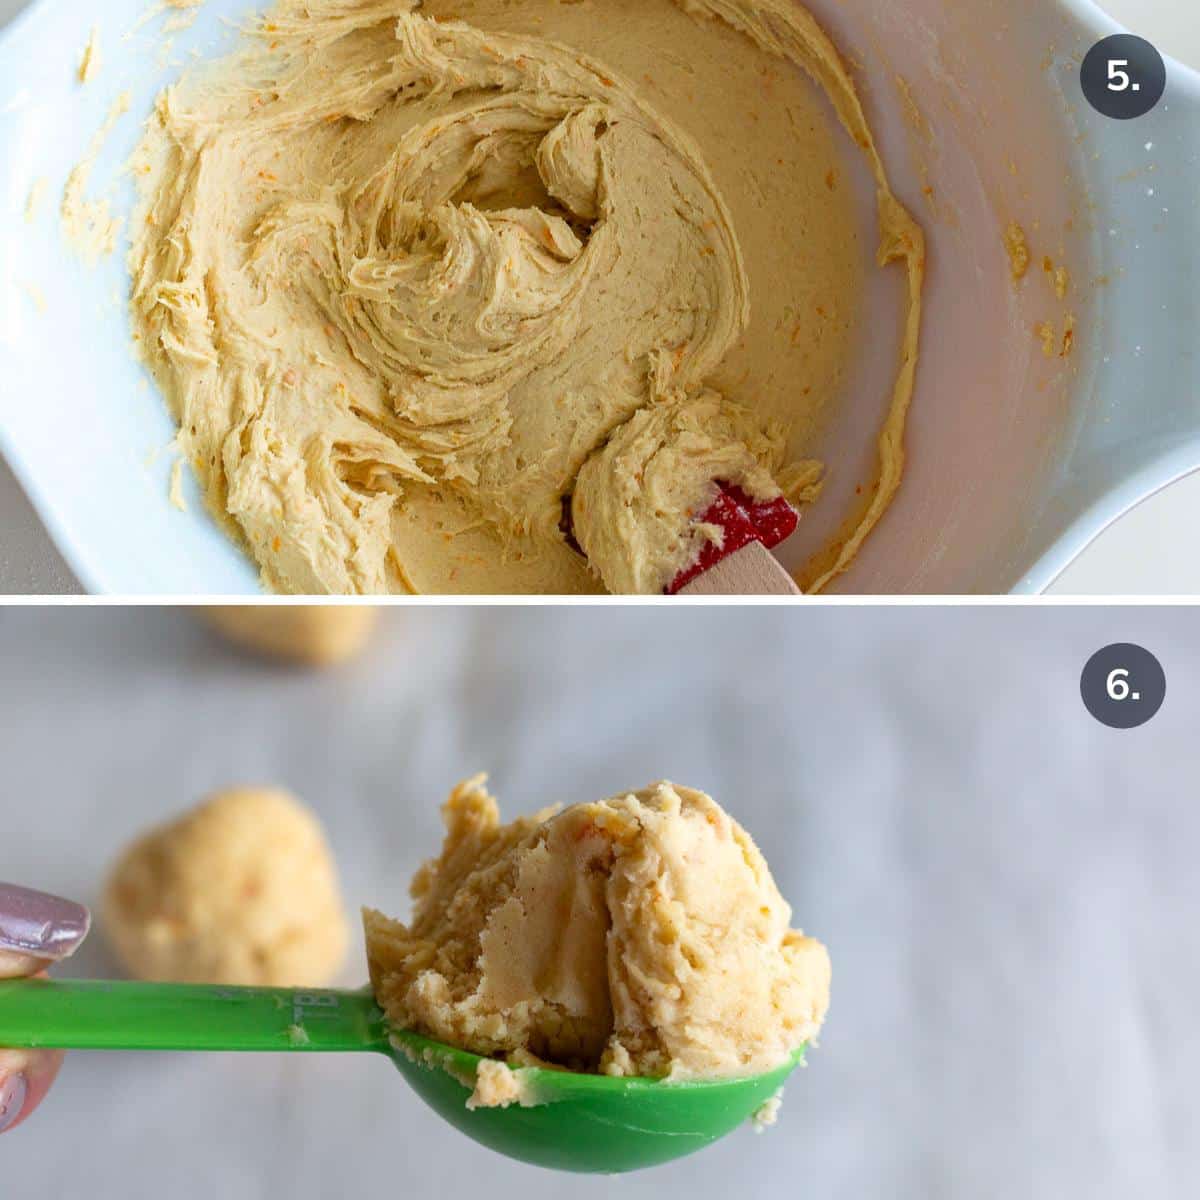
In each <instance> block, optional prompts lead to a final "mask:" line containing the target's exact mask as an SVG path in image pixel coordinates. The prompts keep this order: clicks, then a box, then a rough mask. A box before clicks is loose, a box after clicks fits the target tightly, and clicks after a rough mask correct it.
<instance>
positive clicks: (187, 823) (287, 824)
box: [103, 788, 349, 987]
mask: <svg viewBox="0 0 1200 1200" xmlns="http://www.w3.org/2000/svg"><path fill="white" fill-rule="evenodd" d="M103 916H104V921H103V924H104V929H105V931H106V933H107V934H108V937H109V940H110V941H111V943H112V945H113V947H114V949H115V950H116V952H117V956H118V957H119V958H120V960H121V962H122V963H123V965H124V966H125V968H126V970H128V971H129V973H130V974H131V975H133V976H134V977H136V978H138V979H153V980H172V981H176V982H179V983H228V984H262V985H269V986H278V987H289V986H310V987H320V986H323V985H325V984H327V983H329V982H330V981H331V980H332V979H333V977H334V976H335V975H336V973H337V971H338V969H339V968H340V967H341V964H342V961H343V959H344V957H345V953H346V946H347V943H348V936H349V935H348V928H347V923H346V917H345V910H344V908H343V905H342V899H341V895H340V892H339V890H338V883H337V876H336V873H335V870H334V865H333V859H332V857H331V855H330V852H329V847H328V845H327V844H326V841H325V836H324V834H323V832H322V830H321V827H320V825H319V824H318V823H317V820H316V818H315V817H314V816H313V815H312V813H310V812H309V811H308V810H307V809H306V808H304V807H302V806H301V804H300V803H299V802H298V801H297V800H296V799H295V797H293V796H291V795H289V794H288V793H287V792H284V791H279V790H277V789H273V788H234V789H231V790H229V791H225V792H220V793H218V794H216V795H214V796H212V797H210V798H209V799H208V800H206V801H205V802H204V803H203V804H201V805H200V806H199V807H198V808H196V809H194V810H193V811H192V812H189V813H187V814H186V815H184V816H182V817H180V818H179V819H178V820H176V821H173V822H171V823H170V824H168V825H164V826H162V827H161V828H159V829H155V830H152V831H151V832H150V833H148V834H146V835H145V836H144V837H142V838H139V839H138V840H137V841H136V842H134V844H133V845H132V846H130V847H129V849H128V850H126V852H125V853H124V854H123V855H122V857H121V858H120V860H119V861H118V862H117V864H116V866H115V867H114V869H113V871H112V874H111V875H110V877H109V880H108V884H107V886H106V888H105V893H104V900H103Z"/></svg>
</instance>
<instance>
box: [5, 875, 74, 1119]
mask: <svg viewBox="0 0 1200 1200" xmlns="http://www.w3.org/2000/svg"><path fill="white" fill-rule="evenodd" d="M91 920H92V918H91V914H89V912H88V910H87V909H86V908H84V907H83V905H82V904H76V903H74V902H73V901H71V900H63V899H61V898H60V897H58V896H50V895H47V894H46V893H45V892H35V891H32V890H30V889H29V888H23V887H17V886H16V885H15V884H11V883H0V979H17V978H20V977H22V976H26V975H39V974H41V973H42V972H43V971H44V970H45V969H46V968H47V967H49V966H52V965H53V964H54V963H57V962H62V960H63V959H64V958H69V957H70V956H71V955H72V954H74V953H75V950H76V948H77V947H78V946H79V943H80V942H82V941H83V939H84V938H85V937H87V932H88V928H89V926H90V925H91ZM61 1065H62V1051H60V1050H0V1133H4V1132H6V1131H7V1130H9V1129H12V1128H14V1127H15V1126H17V1125H19V1124H20V1123H21V1122H22V1121H24V1120H25V1118H26V1117H28V1116H29V1115H30V1113H32V1112H33V1110H34V1109H35V1108H37V1106H38V1105H39V1104H40V1103H41V1102H42V1100H43V1099H44V1098H45V1095H46V1093H47V1092H48V1091H49V1090H50V1085H51V1084H52V1083H53V1082H54V1077H55V1076H56V1075H57V1074H58V1068H59V1067H60V1066H61Z"/></svg>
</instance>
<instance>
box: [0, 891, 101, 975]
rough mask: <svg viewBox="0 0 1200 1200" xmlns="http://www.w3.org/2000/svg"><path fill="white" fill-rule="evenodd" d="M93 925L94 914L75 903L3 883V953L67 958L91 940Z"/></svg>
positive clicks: (0, 910) (0, 920) (0, 938)
mask: <svg viewBox="0 0 1200 1200" xmlns="http://www.w3.org/2000/svg"><path fill="white" fill-rule="evenodd" d="M91 923H92V915H91V913H89V912H88V910H87V909H86V908H84V907H83V905H82V904H76V903H75V902H74V901H73V900H64V899H63V898H62V897H61V896H50V895H47V894H46V893H45V892H35V891H33V890H32V889H30V888H23V887H17V885H16V884H15V883H0V950H15V951H16V952H17V953H18V954H32V955H34V956H35V957H37V958H50V959H55V960H57V959H61V958H67V957H69V956H70V955H71V954H74V952H75V948H76V947H77V946H78V945H79V943H80V942H82V941H83V939H84V938H85V937H87V931H88V929H89V927H90V926H91Z"/></svg>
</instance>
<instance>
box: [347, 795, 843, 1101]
mask: <svg viewBox="0 0 1200 1200" xmlns="http://www.w3.org/2000/svg"><path fill="white" fill-rule="evenodd" d="M444 816H445V820H446V829H447V834H446V841H445V845H444V847H443V849H442V854H441V857H440V858H437V859H434V860H432V861H431V862H428V863H426V864H425V866H424V867H423V868H422V869H421V870H420V871H419V872H418V874H417V876H416V878H415V879H414V881H413V885H412V893H413V897H414V901H415V905H414V914H413V919H412V920H411V921H410V922H409V923H408V924H403V923H401V922H399V921H394V920H391V919H389V918H388V917H385V916H383V915H382V914H381V913H378V912H374V911H371V910H367V911H366V912H365V914H364V920H365V925H366V937H367V958H368V962H369V965H370V969H371V982H372V985H373V986H374V989H375V994H376V996H377V998H378V1000H379V1003H380V1005H381V1006H382V1007H383V1009H384V1010H385V1012H386V1013H387V1016H388V1018H389V1019H390V1020H391V1022H392V1023H393V1024H394V1025H396V1026H397V1027H401V1028H405V1029H412V1030H415V1031H417V1032H419V1033H422V1034H425V1035H426V1036H428V1037H432V1038H434V1039H436V1040H438V1041H441V1042H445V1043H448V1044H451V1045H455V1046H459V1047H461V1048H463V1049H466V1050H470V1051H472V1052H474V1053H477V1054H481V1055H485V1056H490V1057H493V1058H498V1059H503V1060H504V1061H506V1062H507V1063H508V1064H510V1065H512V1066H529V1065H536V1064H539V1063H549V1064H554V1065H556V1066H561V1067H566V1068H569V1069H572V1070H578V1071H591V1072H602V1073H606V1074H609V1075H622V1076H634V1075H636V1076H654V1077H667V1078H670V1079H686V1078H713V1077H730V1076H738V1075H747V1074H753V1073H756V1072H760V1071H765V1070H769V1069H771V1068H773V1067H778V1066H780V1065H781V1064H782V1063H784V1062H786V1061H787V1060H788V1059H789V1057H790V1056H791V1055H792V1054H794V1053H795V1052H796V1051H798V1050H799V1049H800V1048H801V1047H802V1046H803V1045H804V1044H805V1043H806V1042H808V1041H809V1040H811V1039H812V1038H813V1037H815V1036H816V1034H817V1032H818V1031H819V1030H820V1028H821V1024H822V1022H823V1021H824V1018H825V1013H826V1010H827V1008H828V1006H829V978H830V968H829V956H828V954H827V953H826V951H825V947H824V946H822V945H821V944H820V943H819V942H817V941H815V940H814V939H812V938H809V937H805V936H804V935H803V934H802V933H800V932H799V931H798V930H795V929H791V928H790V927H789V923H790V919H791V909H790V908H789V907H788V905H787V903H786V902H785V901H784V899H783V897H782V896H781V895H780V894H779V891H778V889H777V888H776V886H775V883H774V881H773V880H772V878H771V874H770V871H769V870H768V868H767V864H766V862H765V861H764V860H763V857H762V855H761V854H760V853H759V851H758V849H757V847H756V846H755V845H754V843H753V842H752V841H751V839H750V837H749V835H747V834H746V832H745V831H744V830H743V829H742V828H741V827H740V826H739V825H738V824H737V823H736V822H735V821H733V820H732V819H731V818H730V817H729V816H728V815H727V814H726V813H725V812H724V811H723V810H722V809H721V808H720V806H719V805H717V804H716V802H715V801H713V800H712V799H710V798H709V797H708V796H706V795H705V794H704V793H703V792H697V791H693V790H692V789H690V788H684V787H677V786H675V785H673V784H670V783H657V784H655V785H653V786H652V787H649V788H646V789H645V790H644V791H640V792H632V793H629V794H626V795H622V796H615V797H613V798H612V799H609V800H604V801H601V802H599V803H593V804H576V805H573V806H572V807H570V808H566V809H563V810H561V811H559V810H554V809H550V810H546V811H544V812H540V813H537V814H536V815H535V816H532V817H523V818H520V819H518V820H516V821H513V822H512V823H511V824H509V825H501V824H500V816H499V811H498V809H497V806H496V801H495V800H494V799H493V798H492V797H491V796H490V795H488V793H487V791H486V790H485V788H484V777H483V776H478V777H476V778H474V779H471V780H469V781H467V782H466V783H463V784H461V785H460V786H459V787H457V788H456V789H455V790H454V792H453V793H452V794H451V796H450V799H449V801H448V802H447V804H446V806H445V809H444ZM476 1099H477V1102H480V1103H488V1102H489V1101H488V1100H487V1099H486V1097H485V1098H483V1099H480V1098H478V1097H477V1098H476ZM507 1099H510V1098H508V1097H502V1099H501V1100H499V1101H497V1102H505V1101H506V1100H507Z"/></svg>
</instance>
